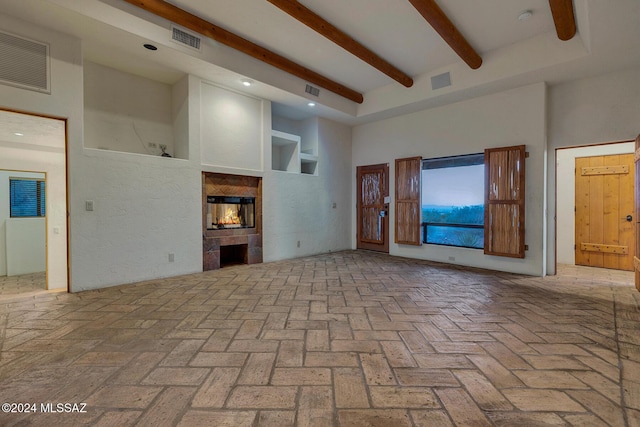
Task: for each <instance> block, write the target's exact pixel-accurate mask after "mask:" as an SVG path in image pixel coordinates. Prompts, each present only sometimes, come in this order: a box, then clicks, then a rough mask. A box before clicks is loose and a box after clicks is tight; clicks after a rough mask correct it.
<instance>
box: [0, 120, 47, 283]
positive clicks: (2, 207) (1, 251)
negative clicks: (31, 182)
mask: <svg viewBox="0 0 640 427" xmlns="http://www.w3.org/2000/svg"><path fill="white" fill-rule="evenodd" d="M0 114H6V113H4V112H0ZM12 145H13V144H12ZM2 151H3V150H2V148H1V147H0V153H2ZM10 178H36V179H44V178H45V174H43V173H33V172H18V171H6V170H0V276H6V275H8V274H9V270H8V268H7V256H8V255H9V254H10V252H11V251H12V250H14V251H20V252H21V253H22V252H23V251H21V250H19V249H18V248H16V243H20V242H25V243H27V244H29V245H30V247H33V248H34V249H35V250H34V252H33V257H27V258H23V257H19V258H17V259H16V261H17V262H18V263H21V261H22V260H24V261H25V262H29V263H30V264H29V266H28V267H27V266H24V267H23V266H22V265H17V266H14V268H13V270H14V271H13V272H12V273H13V274H10V275H15V274H16V273H15V272H16V271H27V272H29V273H35V272H39V271H45V270H46V267H47V265H46V256H45V229H44V224H45V219H44V218H35V219H34V218H29V220H31V219H33V220H34V221H29V223H30V224H32V223H34V222H36V223H37V224H38V225H37V227H41V228H42V231H41V232H39V233H36V234H35V235H34V236H27V235H26V234H23V233H21V232H20V233H17V234H16V232H18V229H16V228H15V227H14V240H13V241H12V244H9V245H7V238H6V230H7V223H6V221H7V220H8V219H9V218H11V211H10V197H9V179H10ZM47 199H48V198H47ZM40 223H42V224H40ZM20 231H24V233H29V232H30V230H29V229H26V230H20ZM31 237H33V238H31ZM28 253H29V252H27V254H28ZM34 261H37V262H34ZM32 262H34V263H33V264H31V263H32ZM18 274H20V273H18Z"/></svg>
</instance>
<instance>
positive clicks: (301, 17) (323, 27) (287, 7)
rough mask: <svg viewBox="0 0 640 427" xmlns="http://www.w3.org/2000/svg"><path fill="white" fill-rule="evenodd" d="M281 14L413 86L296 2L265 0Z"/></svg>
mask: <svg viewBox="0 0 640 427" xmlns="http://www.w3.org/2000/svg"><path fill="white" fill-rule="evenodd" d="M267 1H268V2H269V3H271V4H273V5H274V6H276V7H277V8H279V9H280V10H282V11H283V12H285V13H287V14H289V15H290V16H292V17H293V18H295V19H297V20H298V21H300V22H302V23H303V24H304V25H306V26H307V27H309V28H311V29H312V30H314V31H316V32H317V33H318V34H320V35H322V36H324V37H326V38H328V39H329V40H331V41H332V42H334V43H335V44H337V45H338V46H340V47H341V48H343V49H344V50H346V51H347V52H350V53H352V54H353V55H355V56H357V57H358V58H360V59H362V60H363V61H364V62H366V63H367V64H369V65H371V66H372V67H374V68H376V69H378V70H379V71H381V72H383V73H384V74H386V75H387V76H389V77H391V78H392V79H394V80H395V81H397V82H398V83H401V84H402V85H404V86H406V87H411V86H413V79H412V78H411V77H409V76H408V75H407V74H405V73H404V72H402V71H400V70H399V69H398V68H396V67H395V66H393V65H392V64H390V63H389V62H387V61H386V60H384V59H383V58H381V57H380V56H378V55H377V54H376V53H375V52H372V51H371V50H369V49H368V48H367V47H365V46H364V45H362V44H361V43H360V42H358V41H356V40H355V39H353V38H352V37H351V36H349V35H348V34H347V33H345V32H344V31H342V30H341V29H339V28H337V27H336V26H334V25H333V24H331V23H330V22H328V21H326V20H325V19H324V18H322V17H321V16H319V15H318V14H316V13H315V12H313V11H312V10H310V9H309V8H307V7H305V6H304V5H302V4H300V2H298V1H297V0H267Z"/></svg>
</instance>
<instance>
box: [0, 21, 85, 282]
mask: <svg viewBox="0 0 640 427" xmlns="http://www.w3.org/2000/svg"><path fill="white" fill-rule="evenodd" d="M0 28H1V29H3V30H5V31H8V32H10V33H13V34H16V35H20V36H24V37H28V38H31V39H33V40H39V41H44V42H47V43H49V46H50V53H51V94H43V93H38V92H33V91H29V90H23V89H19V88H15V87H11V86H4V85H0V107H4V108H8V109H14V110H18V111H28V112H34V113H39V114H43V115H48V116H53V117H60V118H67V119H68V121H67V143H68V147H69V150H70V151H71V152H72V153H71V156H70V159H69V164H68V167H69V175H70V178H71V182H70V183H69V185H70V192H69V193H70V194H69V198H70V199H71V200H70V203H71V204H72V205H73V194H72V193H73V187H74V185H75V183H76V182H77V181H78V180H81V179H82V178H81V177H77V176H76V175H74V173H73V171H72V169H73V165H74V164H75V161H76V160H77V158H74V157H75V156H74V152H77V150H78V148H77V147H82V55H81V46H80V40H78V39H76V38H73V37H70V36H66V35H63V34H60V33H57V32H52V31H48V30H44V29H42V28H39V27H36V26H33V25H31V24H29V23H27V22H24V21H21V20H19V19H16V18H14V17H9V16H6V15H2V14H0ZM62 128H63V129H64V126H63V127H62ZM62 142H64V139H63V140H62ZM32 148H33V147H32ZM4 150H7V148H6V147H3V153H2V155H0V168H1V169H19V170H37V171H43V172H46V173H47V188H48V189H49V201H48V203H49V202H54V204H53V205H49V204H47V262H48V264H47V280H48V287H49V289H55V288H58V289H59V288H63V289H64V288H66V287H67V217H66V211H67V209H66V203H65V200H66V188H67V187H66V185H65V168H64V144H61V145H60V147H59V148H58V147H55V148H54V147H51V148H49V149H48V151H44V150H41V151H37V150H33V149H31V150H26V151H22V152H18V151H12V153H11V154H10V155H8V156H7V155H6V154H5V153H6V151H4ZM27 151H28V155H25V154H24V153H25V152H27ZM34 161H37V162H40V163H41V164H42V165H45V166H38V167H34V166H33V164H32V163H33V162H34ZM71 220H72V219H71ZM54 230H58V231H59V233H55V232H54ZM73 243H74V242H73V237H72V239H71V248H72V250H73ZM80 250H81V248H80ZM72 268H73V263H72Z"/></svg>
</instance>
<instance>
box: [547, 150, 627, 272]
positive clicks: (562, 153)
mask: <svg viewBox="0 0 640 427" xmlns="http://www.w3.org/2000/svg"><path fill="white" fill-rule="evenodd" d="M633 151H634V143H633V142H626V143H621V144H607V145H595V146H591V147H577V148H566V149H558V150H557V151H556V168H557V175H556V176H557V180H558V182H557V186H556V188H557V192H558V193H557V198H556V201H557V204H556V206H557V224H558V235H557V242H556V244H557V251H558V256H557V261H558V264H571V265H574V264H575V263H576V252H575V250H574V249H573V245H574V244H575V243H576V242H575V236H576V222H575V218H576V217H575V213H574V207H575V201H576V176H575V173H574V170H575V166H576V158H577V157H591V156H605V155H610V154H626V153H633Z"/></svg>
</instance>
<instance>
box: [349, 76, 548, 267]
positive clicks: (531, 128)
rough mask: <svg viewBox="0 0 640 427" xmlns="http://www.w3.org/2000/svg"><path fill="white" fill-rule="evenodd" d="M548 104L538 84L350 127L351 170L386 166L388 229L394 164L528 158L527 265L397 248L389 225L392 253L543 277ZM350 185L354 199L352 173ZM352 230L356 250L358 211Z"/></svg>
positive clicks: (473, 252)
mask: <svg viewBox="0 0 640 427" xmlns="http://www.w3.org/2000/svg"><path fill="white" fill-rule="evenodd" d="M545 102H546V88H545V85H544V84H542V83H540V84H534V85H530V86H525V87H522V88H518V89H514V90H510V91H506V92H501V93H497V94H494V95H488V96H483V97H479V98H475V99H472V100H468V101H463V102H459V103H455V104H451V105H448V106H444V107H440V108H434V109H430V110H424V111H421V112H418V113H413V114H407V115H403V116H399V117H395V118H392V119H387V120H381V121H378V122H374V123H369V124H364V125H361V126H357V127H355V128H354V130H353V170H355V168H356V167H357V166H363V165H370V164H377V163H389V175H390V179H389V186H390V191H389V193H390V196H391V201H392V203H391V209H390V211H391V212H390V222H389V223H390V224H393V221H394V217H395V213H394V209H393V200H394V174H395V172H394V159H397V158H402V157H410V156H418V155H419V156H422V157H423V158H430V157H443V156H454V155H460V154H470V153H478V152H482V151H483V150H484V149H485V148H493V147H501V146H512V145H521V144H525V145H526V147H527V151H528V152H529V153H530V156H529V158H528V159H527V162H526V182H527V185H526V201H525V203H526V215H525V226H526V239H525V243H526V244H527V245H528V246H529V250H528V251H527V252H526V257H525V258H524V259H513V258H504V257H494V256H486V255H484V254H483V252H482V250H477V249H467V248H454V247H445V246H436V245H423V246H418V247H416V246H409V245H398V244H395V243H393V240H394V230H393V226H390V228H391V230H390V233H389V234H390V242H391V243H390V245H389V253H390V254H392V255H399V256H407V257H412V258H420V259H429V260H434V261H443V262H451V261H450V259H449V257H451V256H453V257H455V263H459V264H463V265H468V266H475V267H484V268H489V269H495V270H502V271H511V272H517V273H524V274H533V275H542V274H544V257H543V251H544V245H545V241H544V240H545V239H544V231H545V229H544V227H545V218H544V215H545V210H544V209H545V206H544V204H545V196H546V195H545V150H546V147H545V144H546V142H545V128H546V123H545V119H546V117H545ZM351 180H352V184H353V190H352V198H353V200H356V193H355V188H356V185H355V173H353V174H352V178H351ZM352 230H353V231H352V236H353V238H352V246H353V247H354V248H355V247H356V238H355V230H356V215H355V209H354V213H353V215H352Z"/></svg>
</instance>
